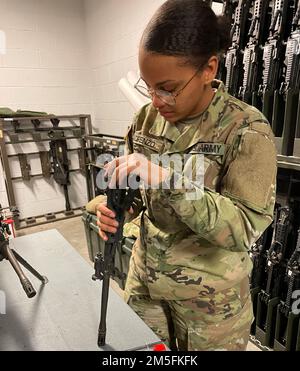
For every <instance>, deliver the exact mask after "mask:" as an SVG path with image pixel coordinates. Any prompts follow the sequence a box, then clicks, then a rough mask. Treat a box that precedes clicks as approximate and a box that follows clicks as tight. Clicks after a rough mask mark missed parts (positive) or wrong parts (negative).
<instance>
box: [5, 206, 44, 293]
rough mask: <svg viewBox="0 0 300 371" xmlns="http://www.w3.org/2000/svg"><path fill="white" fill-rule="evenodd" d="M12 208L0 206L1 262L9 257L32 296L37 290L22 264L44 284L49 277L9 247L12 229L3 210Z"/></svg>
mask: <svg viewBox="0 0 300 371" xmlns="http://www.w3.org/2000/svg"><path fill="white" fill-rule="evenodd" d="M5 209H10V208H2V207H1V206H0V262H1V261H2V260H4V259H7V260H8V261H9V262H10V264H11V266H12V267H13V269H14V270H15V272H16V274H17V276H18V277H19V279H20V282H21V285H22V287H23V289H24V291H25V293H26V295H27V296H28V298H32V297H34V296H35V295H36V291H35V289H34V287H33V286H32V284H31V282H30V281H29V279H28V278H27V277H26V276H25V274H24V272H23V270H22V268H21V267H20V264H22V265H23V266H24V267H25V268H26V269H27V270H28V271H29V272H30V273H32V274H33V275H34V276H35V277H36V278H38V279H39V280H40V281H41V282H42V283H43V284H46V283H47V282H48V279H47V277H45V276H42V275H41V274H40V273H39V272H37V271H36V270H35V269H34V268H33V267H32V266H31V265H30V264H29V263H28V262H27V261H26V260H24V259H23V258H22V256H20V255H19V254H18V253H17V252H16V251H15V250H13V249H11V248H10V247H9V235H10V234H11V231H10V229H9V225H8V224H6V223H5V222H4V217H3V214H2V212H3V210H5Z"/></svg>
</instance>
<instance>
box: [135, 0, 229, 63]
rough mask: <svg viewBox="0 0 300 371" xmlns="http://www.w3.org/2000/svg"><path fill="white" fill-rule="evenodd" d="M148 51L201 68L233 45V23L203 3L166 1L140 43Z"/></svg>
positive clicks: (195, 1)
mask: <svg viewBox="0 0 300 371" xmlns="http://www.w3.org/2000/svg"><path fill="white" fill-rule="evenodd" d="M141 45H142V47H143V48H145V50H146V51H148V52H151V53H158V54H163V55H169V56H181V57H183V58H184V59H185V63H188V64H191V65H193V66H194V67H196V68H201V67H203V66H204V64H205V63H206V62H207V61H208V60H209V58H210V57H211V56H213V55H217V56H219V55H220V54H222V53H224V52H225V51H226V50H227V48H228V47H229V45H230V22H229V21H228V19H227V18H226V17H224V16H216V14H215V13H214V11H213V10H212V9H211V7H210V6H209V5H208V4H207V3H205V1H201V0H167V1H166V2H165V3H164V4H163V5H162V6H161V7H160V8H159V9H158V10H157V12H156V13H155V14H154V16H153V17H152V19H151V20H150V22H149V23H148V25H147V27H146V29H145V31H144V33H143V37H142V40H141Z"/></svg>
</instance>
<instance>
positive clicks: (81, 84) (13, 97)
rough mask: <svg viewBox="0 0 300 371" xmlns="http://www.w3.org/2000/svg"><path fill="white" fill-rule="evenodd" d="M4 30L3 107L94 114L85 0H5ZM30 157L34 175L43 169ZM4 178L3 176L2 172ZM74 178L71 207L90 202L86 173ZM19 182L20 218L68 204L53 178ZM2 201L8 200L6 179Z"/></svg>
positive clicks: (0, 26)
mask: <svg viewBox="0 0 300 371" xmlns="http://www.w3.org/2000/svg"><path fill="white" fill-rule="evenodd" d="M0 30H2V36H3V33H4V34H5V39H6V51H5V54H3V50H2V49H1V54H0V106H1V107H3V106H7V107H10V108H12V109H14V110H16V109H27V110H36V111H46V112H49V113H55V114H79V113H91V111H92V107H91V70H90V67H89V62H88V58H87V56H88V52H87V43H86V34H85V30H86V28H85V18H84V4H83V1H81V0H0ZM43 143H45V142H43ZM41 146H42V147H43V144H40V145H39V147H37V146H34V145H32V146H30V148H29V146H28V145H27V146H26V147H25V146H20V147H21V148H19V149H18V151H19V150H21V151H23V152H24V153H26V152H33V151H38V150H39V149H40V147H41ZM71 146H75V147H76V146H77V147H78V144H76V143H72V144H71ZM8 147H9V148H8V151H9V153H14V152H15V151H16V150H17V149H16V148H13V147H15V146H8ZM44 149H47V148H44ZM18 151H17V152H18ZM70 157H71V158H70V160H71V162H72V163H73V162H74V161H75V162H77V164H78V159H77V156H76V154H74V152H71V153H70ZM73 157H74V158H73ZM28 161H29V162H30V165H31V168H32V174H34V173H35V174H36V173H41V167H40V162H39V157H38V156H30V157H29V156H28ZM10 164H11V168H12V173H13V175H14V176H19V175H20V173H21V172H20V166H19V162H18V160H17V158H16V157H11V158H10ZM74 167H75V168H76V167H77V168H78V165H76V164H75V166H74ZM0 177H1V179H3V176H2V175H1V174H0ZM70 177H71V187H70V201H71V206H72V207H78V206H82V205H84V204H85V203H86V201H87V197H86V193H85V188H86V187H85V181H84V178H83V177H82V176H81V174H79V173H71V175H70ZM14 184H15V196H16V201H17V205H18V206H19V208H20V211H21V218H23V217H29V216H36V215H41V214H44V213H46V212H50V211H59V210H63V209H64V196H63V192H62V187H60V186H59V185H58V184H56V183H55V182H54V181H53V178H52V179H51V180H49V181H46V180H44V179H42V178H32V179H31V180H30V181H28V182H23V181H15V182H14ZM0 203H2V205H3V206H6V205H7V199H6V192H5V186H4V182H3V180H1V183H0Z"/></svg>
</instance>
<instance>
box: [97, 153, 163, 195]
mask: <svg viewBox="0 0 300 371" xmlns="http://www.w3.org/2000/svg"><path fill="white" fill-rule="evenodd" d="M104 167H105V169H106V176H108V178H109V179H110V183H109V187H110V188H115V187H114V186H115V185H116V184H119V185H122V184H126V181H127V178H128V176H129V175H130V174H134V175H136V176H139V177H140V179H141V180H142V181H143V183H144V184H145V185H146V186H149V188H152V187H156V186H157V185H159V184H160V183H161V182H163V181H164V180H166V178H167V177H168V175H169V170H167V169H165V168H163V167H161V166H159V165H157V164H155V163H153V162H151V161H149V160H148V159H147V157H146V156H144V155H143V154H141V153H132V154H131V155H126V156H121V157H117V158H115V159H114V160H113V161H111V162H109V163H108V164H106V165H105V166H104Z"/></svg>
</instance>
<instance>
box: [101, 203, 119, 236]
mask: <svg viewBox="0 0 300 371" xmlns="http://www.w3.org/2000/svg"><path fill="white" fill-rule="evenodd" d="M115 218H116V215H115V213H114V212H113V211H112V210H110V209H109V208H108V207H107V204H106V202H105V203H104V202H103V203H101V204H99V205H98V206H97V225H98V227H99V235H100V237H101V238H102V240H104V241H107V239H108V237H107V235H106V233H105V232H110V233H116V232H117V227H118V222H117V221H116V219H115Z"/></svg>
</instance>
